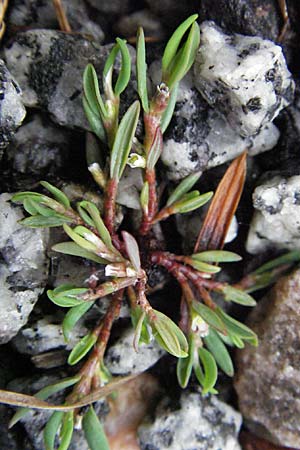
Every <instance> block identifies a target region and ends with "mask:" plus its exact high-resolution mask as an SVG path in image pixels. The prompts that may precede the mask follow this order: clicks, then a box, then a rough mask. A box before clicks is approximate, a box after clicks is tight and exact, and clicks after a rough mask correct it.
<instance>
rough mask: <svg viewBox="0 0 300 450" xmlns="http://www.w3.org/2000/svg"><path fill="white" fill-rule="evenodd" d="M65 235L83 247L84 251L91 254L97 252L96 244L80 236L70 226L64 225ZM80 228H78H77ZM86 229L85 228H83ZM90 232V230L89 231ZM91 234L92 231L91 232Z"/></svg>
mask: <svg viewBox="0 0 300 450" xmlns="http://www.w3.org/2000/svg"><path fill="white" fill-rule="evenodd" d="M63 228H64V231H65V233H67V235H68V236H69V237H70V238H71V239H72V240H73V241H74V242H76V244H77V245H79V246H80V247H82V248H83V249H84V250H87V251H89V252H92V253H95V252H97V245H96V244H94V243H91V242H89V241H88V240H87V239H85V238H83V237H82V236H80V235H79V234H78V233H77V232H76V231H75V230H73V229H72V228H71V227H69V226H68V225H66V224H64V225H63ZM76 228H78V227H76ZM81 228H84V227H81ZM88 231H89V230H88ZM89 232H90V231H89Z"/></svg>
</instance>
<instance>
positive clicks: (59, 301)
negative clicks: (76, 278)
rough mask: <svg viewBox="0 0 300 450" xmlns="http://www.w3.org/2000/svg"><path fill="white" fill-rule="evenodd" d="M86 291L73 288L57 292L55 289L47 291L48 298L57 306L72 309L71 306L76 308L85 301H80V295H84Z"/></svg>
mask: <svg viewBox="0 0 300 450" xmlns="http://www.w3.org/2000/svg"><path fill="white" fill-rule="evenodd" d="M87 291H88V289H86V288H75V289H66V290H63V291H58V290H57V288H56V289H54V290H50V289H49V290H48V291H47V296H48V298H49V299H50V300H51V301H52V302H53V303H54V304H55V305H57V306H61V307H63V308H72V307H73V306H78V305H80V304H81V303H83V302H85V300H82V299H80V295H82V294H84V293H86V292H87Z"/></svg>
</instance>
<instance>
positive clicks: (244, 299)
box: [221, 286, 256, 306]
mask: <svg viewBox="0 0 300 450" xmlns="http://www.w3.org/2000/svg"><path fill="white" fill-rule="evenodd" d="M221 291H222V294H223V295H224V300H226V301H228V302H234V303H238V304H240V305H244V306H255V305H256V301H255V300H254V298H253V297H251V295H249V294H247V293H246V292H244V291H242V290H240V289H236V288H234V287H233V286H224V287H223V288H222V290H221Z"/></svg>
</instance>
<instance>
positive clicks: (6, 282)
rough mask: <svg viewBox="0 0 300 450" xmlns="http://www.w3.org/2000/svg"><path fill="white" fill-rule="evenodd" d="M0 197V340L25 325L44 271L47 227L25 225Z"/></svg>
mask: <svg viewBox="0 0 300 450" xmlns="http://www.w3.org/2000/svg"><path fill="white" fill-rule="evenodd" d="M10 197H11V196H10V195H9V194H1V196H0V252H1V256H2V258H1V265H0V315H1V324H0V343H1V344H3V343H5V342H8V341H9V340H10V339H11V338H12V337H13V336H15V335H16V334H17V332H18V331H19V329H20V328H21V327H22V326H23V325H25V323H26V322H27V319H28V316H29V314H30V313H31V311H32V309H33V307H34V305H35V303H36V301H37V300H38V297H39V295H40V294H41V293H42V291H43V289H44V287H45V285H46V282H47V273H48V262H47V258H46V246H47V242H48V231H47V230H32V229H29V228H25V227H23V226H22V225H20V224H19V223H17V221H18V220H20V219H22V218H23V217H24V216H23V213H22V211H21V208H20V207H16V206H14V205H11V204H10V203H9V199H10Z"/></svg>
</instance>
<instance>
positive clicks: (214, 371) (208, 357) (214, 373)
mask: <svg viewBox="0 0 300 450" xmlns="http://www.w3.org/2000/svg"><path fill="white" fill-rule="evenodd" d="M198 353H199V357H200V360H201V363H202V365H203V368H204V379H203V382H202V383H201V384H202V387H203V394H206V393H207V392H209V391H210V390H211V389H212V388H213V387H214V385H215V384H216V381H217V378H218V368H217V364H216V361H215V358H214V357H213V356H212V354H211V353H210V352H209V351H208V350H206V349H205V348H199V350H198Z"/></svg>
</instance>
